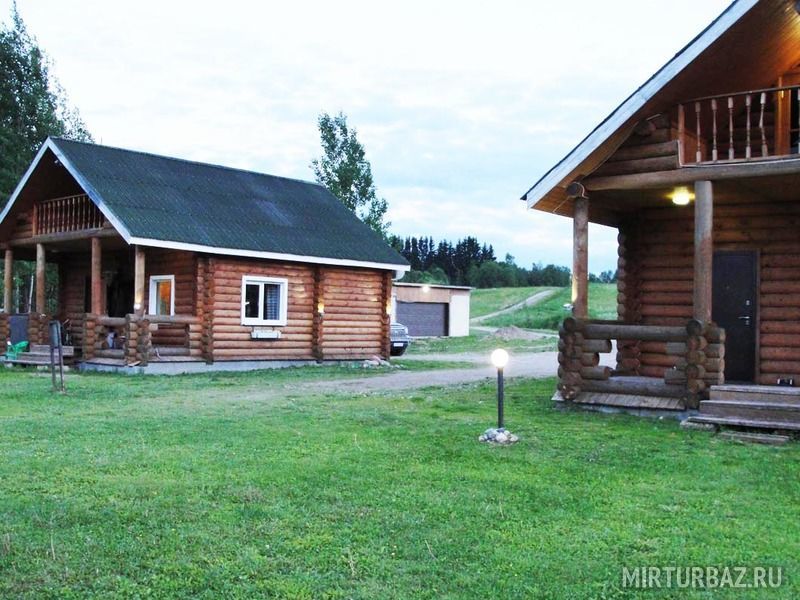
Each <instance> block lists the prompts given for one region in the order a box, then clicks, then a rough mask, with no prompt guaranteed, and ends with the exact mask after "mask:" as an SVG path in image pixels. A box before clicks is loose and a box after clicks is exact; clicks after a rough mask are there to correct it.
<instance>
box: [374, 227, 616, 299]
mask: <svg viewBox="0 0 800 600" xmlns="http://www.w3.org/2000/svg"><path fill="white" fill-rule="evenodd" d="M389 243H390V244H391V245H392V247H393V248H395V250H397V251H398V252H399V253H400V254H402V255H403V256H404V257H405V259H406V260H407V261H408V262H409V263H410V264H411V271H409V272H408V273H407V274H406V275H405V277H404V278H403V281H405V282H412V283H443V284H451V285H469V286H473V287H477V288H491V287H527V286H553V287H563V286H567V285H569V284H570V276H571V273H570V270H569V269H568V268H567V267H564V266H559V265H554V264H548V265H546V266H542V264H541V263H534V264H533V265H531V267H530V268H525V267H520V266H519V265H517V264H516V261H515V260H514V257H513V256H511V255H510V254H506V256H505V258H504V260H502V261H498V260H497V258H496V257H495V254H494V248H493V247H492V246H491V245H490V244H485V243H483V244H482V243H480V242H479V241H478V239H477V238H474V237H472V236H468V237H466V238H464V239H462V240H458V241H457V242H456V243H455V244H454V243H452V242H449V241H445V240H442V241H439V242H436V241H435V240H434V239H433V238H432V237H405V238H401V237H399V236H396V235H392V236H390V237H389ZM589 281H591V282H598V283H611V282H614V281H616V273H614V272H613V271H603V272H602V273H600V274H599V275H595V274H592V275H590V277H589Z"/></svg>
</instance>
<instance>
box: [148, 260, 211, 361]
mask: <svg viewBox="0 0 800 600" xmlns="http://www.w3.org/2000/svg"><path fill="white" fill-rule="evenodd" d="M197 273H198V267H197V255H196V254H195V253H194V252H184V251H181V250H162V249H159V248H147V249H146V250H145V285H144V306H145V312H148V311H149V306H150V277H152V276H154V275H174V276H175V290H174V291H173V293H174V294H175V314H176V315H194V314H196V306H197V298H198V288H197ZM201 297H202V296H201ZM183 329H184V328H183V327H173V326H172V325H164V326H159V327H157V328H156V329H155V330H154V331H153V332H152V343H153V345H155V346H182V345H183V344H184V342H185V335H184V331H183Z"/></svg>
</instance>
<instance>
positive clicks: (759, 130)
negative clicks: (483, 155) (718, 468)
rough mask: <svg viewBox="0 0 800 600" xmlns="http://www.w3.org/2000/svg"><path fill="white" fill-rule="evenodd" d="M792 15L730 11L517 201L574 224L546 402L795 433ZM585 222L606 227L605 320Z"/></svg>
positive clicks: (760, 5)
mask: <svg viewBox="0 0 800 600" xmlns="http://www.w3.org/2000/svg"><path fill="white" fill-rule="evenodd" d="M799 12H800V3H797V2H795V1H794V0H791V1H790V0H737V1H735V2H733V3H732V4H731V5H730V6H729V7H728V8H727V9H726V10H725V11H724V12H723V13H722V14H721V15H720V16H719V17H718V18H717V19H716V20H715V21H714V22H713V23H711V24H710V25H709V26H708V27H707V28H706V29H705V30H704V31H702V32H701V33H700V34H699V35H698V36H697V37H696V38H695V39H694V40H693V41H692V42H691V43H689V45H687V46H686V47H685V48H684V49H683V50H681V51H680V52H679V53H678V54H677V55H676V56H675V57H674V58H673V59H672V60H670V61H669V62H668V63H667V64H666V65H665V66H664V67H663V68H662V69H661V70H659V71H658V72H657V73H656V74H655V75H653V76H652V77H651V78H650V79H649V80H648V81H647V82H645V83H644V84H643V85H642V86H641V87H640V88H639V89H637V90H636V91H635V92H634V93H633V94H632V95H631V96H630V97H628V98H627V99H626V100H625V101H624V102H623V103H622V104H621V105H620V106H619V107H618V108H617V109H616V110H614V112H613V113H612V114H611V115H609V116H608V117H607V118H606V119H605V120H604V121H603V122H602V123H601V124H600V125H598V126H597V127H596V128H595V129H594V130H593V131H592V132H591V133H590V134H589V135H588V136H587V137H586V138H585V139H584V140H583V141H582V142H581V143H580V144H578V145H577V146H576V147H575V148H574V149H573V150H572V151H571V152H570V153H569V154H568V155H567V156H566V157H565V158H564V159H562V160H561V161H560V162H559V163H558V164H556V165H555V166H554V167H553V168H552V169H550V170H549V171H548V172H547V173H546V174H545V175H544V176H543V177H541V178H540V179H539V180H538V181H537V182H536V183H535V184H534V185H533V186H532V187H531V188H530V189H529V190H528V192H526V193H525V195H524V196H523V200H525V201H526V202H527V206H528V208H531V209H536V210H540V211H545V212H548V213H554V214H557V215H562V216H565V217H569V218H572V219H573V283H572V299H573V314H572V316H570V317H569V318H567V319H565V321H564V323H563V325H562V327H561V329H560V333H559V335H560V340H559V380H558V391H557V393H556V396H555V399H556V400H557V401H560V402H566V403H571V404H573V405H576V406H583V407H586V408H598V407H603V408H604V409H605V408H606V407H618V408H621V409H622V410H633V411H636V412H647V411H650V410H657V411H672V412H673V414H680V415H684V416H685V415H687V414H688V415H689V416H690V418H691V419H692V420H694V421H697V422H701V423H707V424H713V425H714V426H731V427H759V428H763V429H787V430H791V429H794V430H797V429H800V401H799V400H800V395H798V392H800V388H798V387H796V386H797V385H798V384H800V293H799V292H800V233H799V231H798V225H800V14H799ZM590 222H591V223H599V224H602V225H606V226H611V227H614V228H617V230H618V256H619V258H618V284H617V287H618V317H617V319H616V320H614V321H597V320H592V319H590V318H589V312H588V285H587V271H588V267H587V265H588V263H587V260H588V252H589V251H590V249H589V246H588V223H590ZM613 347H616V361H615V363H612V364H613V365H614V366H612V367H603V366H599V362H600V361H599V354H600V353H604V352H611V351H612V348H613Z"/></svg>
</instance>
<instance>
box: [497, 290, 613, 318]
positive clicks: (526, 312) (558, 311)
mask: <svg viewBox="0 0 800 600" xmlns="http://www.w3.org/2000/svg"><path fill="white" fill-rule="evenodd" d="M570 294H571V290H570V288H562V289H560V290H559V291H558V293H556V294H555V295H554V296H552V297H550V298H548V299H547V300H545V301H544V302H542V303H540V304H537V305H535V306H530V307H526V308H523V309H520V310H517V311H514V312H513V313H509V314H506V315H500V316H497V317H494V318H491V319H487V320H486V321H484V322H483V323H482V325H489V326H494V327H504V326H507V325H516V326H517V327H523V328H526V329H557V328H558V325H559V323H561V321H562V320H563V319H564V317H565V316H566V315H567V314H568V313H567V311H566V310H564V304H567V303H569V302H570ZM589 315H590V316H591V317H592V318H595V319H616V318H617V286H616V284H613V283H590V284H589Z"/></svg>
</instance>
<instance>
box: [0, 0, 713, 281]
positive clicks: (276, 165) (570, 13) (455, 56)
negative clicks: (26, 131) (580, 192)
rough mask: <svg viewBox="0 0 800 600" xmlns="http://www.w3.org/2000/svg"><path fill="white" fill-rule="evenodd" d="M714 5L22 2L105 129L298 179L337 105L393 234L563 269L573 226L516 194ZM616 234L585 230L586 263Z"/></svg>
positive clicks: (607, 263)
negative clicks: (353, 132) (475, 245)
mask: <svg viewBox="0 0 800 600" xmlns="http://www.w3.org/2000/svg"><path fill="white" fill-rule="evenodd" d="M727 2H728V0H706V1H704V2H700V1H699V0H675V2H673V3H671V5H670V10H668V11H661V12H660V13H659V18H658V27H653V26H649V24H651V23H652V7H651V6H650V5H649V3H644V2H640V1H638V0H637V1H634V0H618V1H616V2H611V3H591V2H583V3H576V2H572V3H553V2H546V3H545V2H522V1H515V0H498V2H494V3H491V4H488V3H485V2H478V1H477V0H475V1H471V0H470V1H461V2H455V1H450V2H447V1H441V2H435V3H432V2H422V1H418V0H409V1H408V2H404V3H403V4H402V5H392V6H389V5H387V4H383V3H376V2H361V1H350V0H341V1H340V2H335V3H333V2H327V3H323V2H303V1H298V2H292V3H288V2H284V3H272V2H265V3H253V2H248V1H245V0H228V1H227V2H225V3H224V4H222V5H221V4H220V3H219V2H210V1H208V0H197V1H195V2H192V3H191V5H187V4H186V3H182V2H175V3H168V2H163V1H156V0H140V1H139V2H136V3H133V4H131V3H126V4H121V3H116V2H108V1H107V0H73V1H72V2H69V3H67V2H62V1H58V0H35V1H34V0H19V9H20V11H21V13H22V16H23V18H24V19H25V20H26V22H27V24H28V26H29V29H30V30H31V31H32V32H33V33H34V34H36V35H37V37H38V38H39V41H40V43H41V45H42V46H43V47H44V48H45V50H46V51H47V52H48V53H49V54H50V55H51V56H52V57H53V58H54V60H55V72H56V74H57V76H58V77H59V78H60V80H61V82H62V84H63V85H64V87H65V88H66V89H67V91H68V92H69V95H70V98H71V100H72V101H73V102H74V103H75V104H76V105H77V106H78V107H79V108H80V110H81V113H82V115H83V117H84V119H85V120H86V122H87V124H88V125H89V127H90V129H91V131H92V132H93V133H94V134H95V136H96V138H97V139H98V140H99V141H102V142H103V143H108V144H113V145H119V146H123V147H130V148H136V149H144V150H148V151H151V152H159V153H165V154H171V155H176V156H181V157H186V158H190V159H194V160H203V161H208V162H216V163H221V164H226V165H231V166H236V167H242V168H248V169H255V170H261V171H264V172H270V173H274V174H279V175H286V176H291V177H300V178H304V179H311V178H312V173H311V171H310V169H309V163H310V161H311V159H312V158H314V157H315V156H317V155H318V153H319V140H318V134H317V131H316V118H317V116H318V114H319V112H320V111H323V110H325V111H328V112H337V111H339V110H343V111H344V112H345V113H346V114H347V115H348V117H349V120H350V123H351V124H353V125H355V126H356V128H357V129H358V132H359V137H360V139H361V140H362V142H363V143H364V145H365V147H366V149H367V153H368V158H369V159H370V160H371V162H372V166H373V172H374V175H375V178H376V183H377V185H378V190H379V193H380V194H381V195H382V196H384V197H386V198H387V200H388V201H389V203H390V207H391V211H390V216H391V219H392V221H393V222H394V224H395V231H396V232H397V233H399V234H429V235H433V236H434V237H436V238H439V239H441V238H458V237H464V236H466V235H475V236H478V237H479V238H481V239H485V240H486V241H487V242H489V243H492V244H493V245H494V246H495V248H496V249H497V251H498V253H499V254H500V255H504V254H505V253H506V252H509V253H511V254H513V255H514V256H515V257H517V259H518V261H519V262H520V263H521V264H528V263H531V262H534V261H536V262H540V261H541V262H545V263H547V262H557V263H562V264H569V263H570V262H571V252H572V251H571V223H570V221H569V220H568V219H564V218H562V217H557V216H553V215H547V214H544V213H538V212H529V211H526V210H525V209H524V204H523V203H522V202H520V201H519V200H518V198H519V196H520V195H521V194H522V193H523V192H524V191H525V190H527V189H528V188H529V187H530V185H531V184H532V183H533V182H534V181H535V180H537V179H538V178H539V177H540V176H541V175H542V174H543V173H544V172H545V171H547V170H548V169H549V168H550V167H551V166H552V165H553V164H554V163H555V162H556V161H558V160H559V159H560V158H561V157H562V156H563V155H564V154H565V153H566V152H567V151H569V149H571V148H572V147H573V146H574V145H575V144H576V143H577V142H579V141H580V140H581V139H582V138H583V137H584V136H585V135H586V134H587V133H588V132H589V131H590V130H591V129H592V128H593V127H594V126H595V125H596V124H597V123H598V122H599V121H600V120H601V119H603V118H604V117H605V116H606V115H607V114H608V113H609V112H610V111H611V110H612V109H613V108H614V107H615V106H616V105H617V104H619V103H620V102H621V101H622V100H623V99H624V98H625V97H627V96H628V94H630V92H632V91H633V90H634V89H635V88H636V87H638V86H639V85H640V84H641V83H642V82H643V81H644V80H645V79H646V78H647V77H648V76H649V75H651V74H652V73H653V72H654V71H655V70H656V69H657V68H658V67H660V66H661V64H663V62H664V61H665V60H667V59H668V58H669V57H670V56H672V55H673V54H674V53H675V52H676V51H677V50H678V49H679V48H680V46H681V45H682V44H684V43H685V42H687V41H689V40H690V39H691V38H692V37H693V36H694V35H695V34H696V33H697V32H698V31H699V30H700V29H701V28H702V27H704V26H705V25H706V24H707V23H708V22H710V20H711V19H712V18H713V17H714V16H716V14H717V13H718V12H720V11H721V10H722V9H723V8H724V7H725V5H726V4H727ZM10 4H11V3H10V0H0V14H6V15H7V14H9V13H10ZM643 24H648V26H643ZM614 238H615V235H614V232H613V231H611V230H608V229H607V228H592V231H591V239H590V244H591V246H590V260H591V269H592V270H601V269H606V268H614V265H615V263H616V249H615V242H614Z"/></svg>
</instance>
